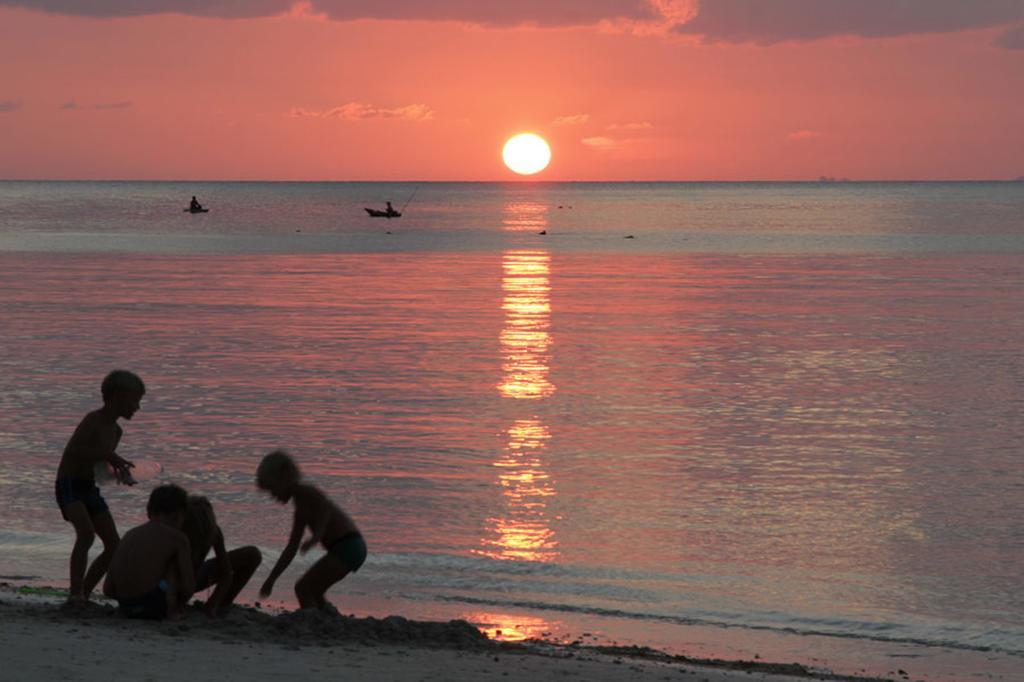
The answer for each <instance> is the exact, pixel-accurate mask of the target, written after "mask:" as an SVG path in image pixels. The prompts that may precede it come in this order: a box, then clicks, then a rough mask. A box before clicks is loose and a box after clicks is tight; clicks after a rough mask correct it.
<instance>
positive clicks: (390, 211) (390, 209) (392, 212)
mask: <svg viewBox="0 0 1024 682" xmlns="http://www.w3.org/2000/svg"><path fill="white" fill-rule="evenodd" d="M385 203H387V205H388V207H387V209H385V213H387V214H388V215H398V211H396V210H395V207H394V206H392V205H391V202H390V201H388V202H385Z"/></svg>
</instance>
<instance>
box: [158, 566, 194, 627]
mask: <svg viewBox="0 0 1024 682" xmlns="http://www.w3.org/2000/svg"><path fill="white" fill-rule="evenodd" d="M164 582H165V583H166V587H167V618H168V619H170V620H178V619H179V618H181V617H183V616H184V615H185V604H186V603H187V602H188V597H189V595H185V594H182V593H181V574H180V573H178V567H177V566H176V565H174V564H172V565H171V566H170V567H168V569H167V573H166V574H164Z"/></svg>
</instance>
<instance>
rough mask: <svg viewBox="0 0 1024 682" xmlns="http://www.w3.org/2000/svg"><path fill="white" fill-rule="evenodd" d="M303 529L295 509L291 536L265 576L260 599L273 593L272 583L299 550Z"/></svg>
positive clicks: (304, 525)
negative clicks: (268, 573)
mask: <svg viewBox="0 0 1024 682" xmlns="http://www.w3.org/2000/svg"><path fill="white" fill-rule="evenodd" d="M305 529H306V524H305V523H303V521H302V518H301V517H300V516H299V510H298V509H296V510H295V519H294V520H293V521H292V534H291V536H290V537H289V538H288V545H287V546H286V547H285V548H284V551H283V552H281V557H280V558H279V559H278V560H277V563H276V564H275V565H274V568H273V569H272V570H271V571H270V575H268V576H267V580H266V582H264V583H263V587H261V588H260V596H261V597H269V596H270V593H271V592H273V591H274V583H275V582H277V579H278V578H279V577H280V576H281V574H282V573H284V569H286V568H288V564H290V563H291V562H292V559H294V558H295V552H297V551H298V549H299V542H301V541H302V531H304V530H305Z"/></svg>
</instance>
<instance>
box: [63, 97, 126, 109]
mask: <svg viewBox="0 0 1024 682" xmlns="http://www.w3.org/2000/svg"><path fill="white" fill-rule="evenodd" d="M130 106H132V103H131V102H129V101H127V100H125V101H123V102H101V103H100V104H78V103H77V102H75V100H73V99H72V100H68V101H67V102H65V103H64V104H63V106H61V109H64V110H65V111H100V110H105V109H127V108H128V107H130Z"/></svg>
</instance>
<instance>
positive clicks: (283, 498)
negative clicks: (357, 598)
mask: <svg viewBox="0 0 1024 682" xmlns="http://www.w3.org/2000/svg"><path fill="white" fill-rule="evenodd" d="M300 479H301V477H300V474H299V467H298V465H296V464H295V461H294V460H292V458H291V457H290V456H289V455H288V454H287V453H286V452H284V451H282V450H275V451H274V452H271V453H270V454H269V455H267V456H266V457H264V458H263V461H262V462H260V466H259V469H257V470H256V485H257V486H259V488H260V489H261V490H266V491H267V492H269V493H270V494H271V495H272V496H273V497H274V498H275V499H276V500H278V501H279V502H281V503H282V504H287V503H288V501H289V500H294V502H295V516H294V519H293V520H292V532H291V536H290V537H289V538H288V545H287V546H286V547H285V548H284V552H282V553H281V558H280V559H278V560H277V564H276V565H275V566H274V568H273V569H272V570H271V571H270V575H269V576H268V577H267V580H266V582H264V583H263V587H262V588H260V596H261V597H264V598H265V597H269V596H270V593H271V592H272V591H273V589H274V582H276V581H277V579H278V577H279V576H280V575H281V573H283V572H284V569H286V568H288V564H290V563H291V562H292V559H294V558H295V552H296V550H298V549H300V548H299V543H300V542H301V541H302V536H303V534H304V533H305V530H306V528H307V527H308V528H309V530H310V533H311V534H310V536H309V539H308V540H306V542H303V543H302V547H301V550H302V553H303V554H305V553H306V552H307V551H309V549H310V548H311V547H313V545H315V544H317V543H318V542H319V543H320V544H322V545H323V546H324V549H326V550H327V554H325V555H324V556H323V557H321V558H320V560H319V561H317V562H316V563H315V564H313V565H312V566H311V567H310V569H309V570H308V571H306V573H305V574H304V575H303V576H302V577H301V578H299V580H298V582H297V583H295V596H296V597H298V599H299V606H300V607H301V608H304V609H306V608H311V607H316V608H324V607H325V606H326V605H327V600H326V599H325V598H324V594H325V593H326V592H327V589H328V588H329V587H330V586H331V585H333V584H334V583H336V582H338V581H339V580H341V579H342V578H344V577H345V576H346V575H348V574H349V573H355V572H356V571H358V570H359V567H360V566H362V565H363V562H364V561H366V542H365V541H364V540H363V536H362V534H360V532H359V529H358V528H356V525H355V524H354V523H353V522H352V519H350V518H349V516H348V514H346V513H345V512H343V511H342V510H341V509H340V508H339V507H338V505H336V504H334V503H333V502H331V501H330V500H329V499H327V496H326V495H324V494H323V493H322V492H320V491H319V490H318V489H317V488H314V487H313V486H311V485H309V484H307V483H302V482H301V480H300Z"/></svg>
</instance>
